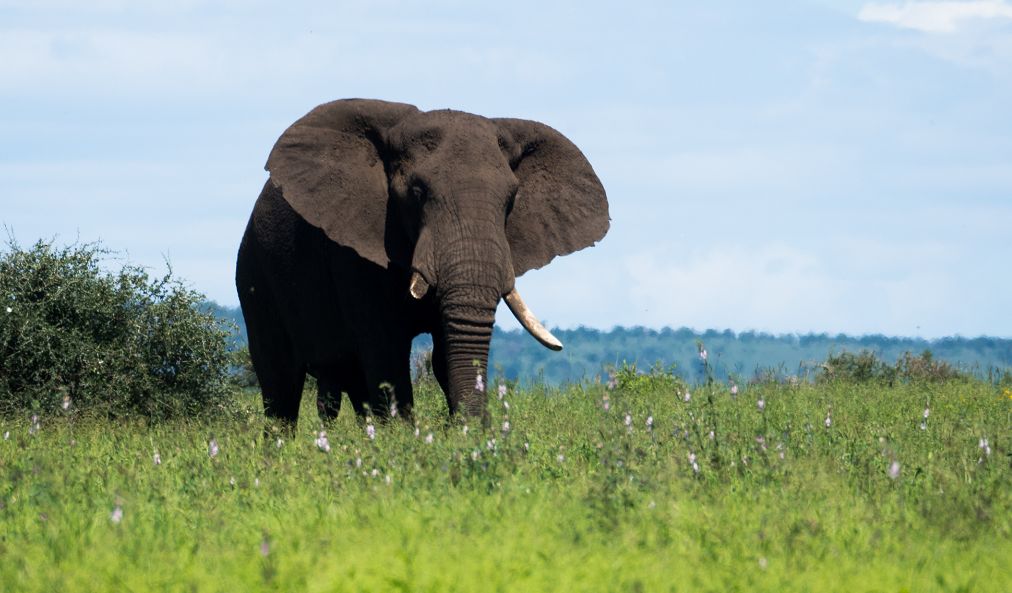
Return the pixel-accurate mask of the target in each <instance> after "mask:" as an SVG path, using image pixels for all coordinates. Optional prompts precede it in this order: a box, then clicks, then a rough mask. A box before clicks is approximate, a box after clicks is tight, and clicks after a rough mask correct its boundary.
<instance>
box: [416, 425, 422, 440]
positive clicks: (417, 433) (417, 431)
mask: <svg viewBox="0 0 1012 593" xmlns="http://www.w3.org/2000/svg"><path fill="white" fill-rule="evenodd" d="M420 434H422V431H421V429H419V428H418V427H417V426H415V438H418V435H420Z"/></svg>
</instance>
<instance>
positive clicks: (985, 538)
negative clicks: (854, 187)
mask: <svg viewBox="0 0 1012 593" xmlns="http://www.w3.org/2000/svg"><path fill="white" fill-rule="evenodd" d="M633 377H634V376H629V377H626V379H627V380H626V381H616V382H615V383H614V388H612V389H610V388H609V387H608V386H607V385H598V384H586V385H581V386H568V387H566V388H563V389H560V390H552V389H548V388H534V389H527V390H516V389H515V388H512V387H510V388H508V389H506V393H505V394H504V395H503V396H502V399H500V397H499V392H498V390H497V389H496V386H495V385H490V386H489V406H490V409H491V410H492V416H493V422H492V427H491V428H490V429H488V430H482V429H481V428H480V427H475V426H471V427H467V429H466V430H465V427H464V426H463V425H461V424H459V423H456V422H452V423H448V422H446V421H445V419H444V416H445V404H443V403H442V395H441V394H439V393H438V392H436V391H434V390H433V389H432V388H431V387H430V386H426V385H422V386H421V387H420V393H419V394H418V395H417V397H416V399H417V401H418V404H417V406H416V419H417V425H411V424H408V423H405V422H401V421H393V422H391V423H388V424H371V423H369V424H367V423H360V422H357V421H356V420H355V419H354V418H352V417H349V416H348V415H342V417H341V418H339V419H338V420H337V421H336V422H335V423H333V424H332V425H329V426H322V425H321V424H320V422H319V421H318V420H317V419H316V416H315V412H314V408H315V407H314V406H313V402H312V398H311V397H310V396H309V395H308V394H307V398H306V401H305V402H304V405H303V411H302V421H301V423H300V427H299V430H298V432H297V434H296V435H295V436H294V437H289V438H285V437H281V440H280V441H279V440H278V438H277V437H273V436H272V437H268V438H262V437H261V434H262V426H263V424H262V420H263V419H262V417H261V416H260V415H259V413H258V412H253V411H250V412H249V413H247V414H246V415H245V417H242V416H240V417H229V419H215V418H197V419H191V420H172V421H168V422H163V423H157V424H147V423H145V422H143V421H130V422H124V421H120V422H116V421H112V420H108V419H105V418H98V417H94V418H89V417H87V416H86V415H85V414H83V413H81V414H79V413H76V412H75V410H74V409H73V408H71V409H70V410H68V411H62V410H55V411H53V412H50V413H48V414H44V415H42V416H41V417H40V418H39V419H38V421H37V422H36V423H33V422H32V420H31V418H27V417H17V418H8V419H7V420H0V425H2V426H0V433H6V432H9V436H6V437H5V438H4V440H3V441H0V505H2V508H0V590H3V591H24V592H32V591H468V592H472V591H904V590H906V591H995V592H1005V591H1010V590H1012V575H1010V569H1009V562H1008V559H1009V558H1010V557H1012V544H1010V532H1012V494H1010V488H1009V487H1010V479H1009V478H1010V467H1009V456H1008V455H1009V451H1010V449H1009V445H1010V442H1009V440H1010V434H1012V433H1010V431H1009V427H1010V426H1012V422H1010V419H1012V399H1010V398H1009V394H1007V393H1004V392H1002V390H1001V388H1000V387H999V388H996V387H994V386H992V385H988V384H986V383H983V382H976V381H962V382H949V383H924V384H898V385H895V386H892V387H890V386H883V385H861V384H854V383H840V382H832V381H830V382H827V383H825V384H818V385H812V384H804V383H802V384H798V385H785V384H777V383H772V382H771V383H764V384H758V385H749V386H745V385H742V386H740V388H739V389H738V390H737V393H736V394H732V393H731V390H730V388H729V387H728V386H727V385H724V384H722V383H718V382H714V383H711V384H709V385H703V386H686V385H684V384H682V383H680V382H679V381H677V380H672V379H671V378H670V376H668V375H666V374H665V373H663V372H657V373H655V374H653V375H648V376H646V378H640V379H635V380H633ZM686 391H688V393H689V395H688V397H686ZM249 397H251V398H252V397H253V396H252V395H250V396H249ZM760 402H762V403H761V404H760ZM249 406H250V410H256V409H258V408H257V406H256V405H255V401H253V400H251V401H250V402H249ZM606 408H607V409H606ZM925 410H927V413H926V412H925ZM648 419H649V421H648ZM507 422H508V424H506V423H507ZM369 426H372V427H373V429H374V433H373V434H374V438H370V436H369V434H370V431H369V430H368V429H369ZM320 431H325V432H324V434H323V435H321V434H320ZM211 441H214V444H215V445H216V449H217V453H216V455H214V456H212V455H211ZM325 449H329V450H325ZM156 453H157V456H158V459H159V461H160V463H158V464H156V463H155V455H156Z"/></svg>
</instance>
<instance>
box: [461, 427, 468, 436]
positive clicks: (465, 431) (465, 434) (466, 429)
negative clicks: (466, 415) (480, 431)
mask: <svg viewBox="0 0 1012 593" xmlns="http://www.w3.org/2000/svg"><path fill="white" fill-rule="evenodd" d="M468 430H470V429H469V428H468V427H467V425H466V424H465V425H464V428H463V429H461V432H463V433H464V436H467V431H468Z"/></svg>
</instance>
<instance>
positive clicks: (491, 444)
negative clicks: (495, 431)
mask: <svg viewBox="0 0 1012 593" xmlns="http://www.w3.org/2000/svg"><path fill="white" fill-rule="evenodd" d="M485 447H486V448H487V449H488V450H489V451H495V439H489V440H488V442H486V443H485Z"/></svg>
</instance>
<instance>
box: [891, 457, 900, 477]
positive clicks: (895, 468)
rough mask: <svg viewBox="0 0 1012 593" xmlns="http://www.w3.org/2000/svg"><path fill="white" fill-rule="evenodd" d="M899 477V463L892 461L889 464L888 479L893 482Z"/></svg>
mask: <svg viewBox="0 0 1012 593" xmlns="http://www.w3.org/2000/svg"><path fill="white" fill-rule="evenodd" d="M898 477H900V462H899V461H893V462H892V463H890V464H889V478H890V479H892V480H895V479H896V478H898Z"/></svg>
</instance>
